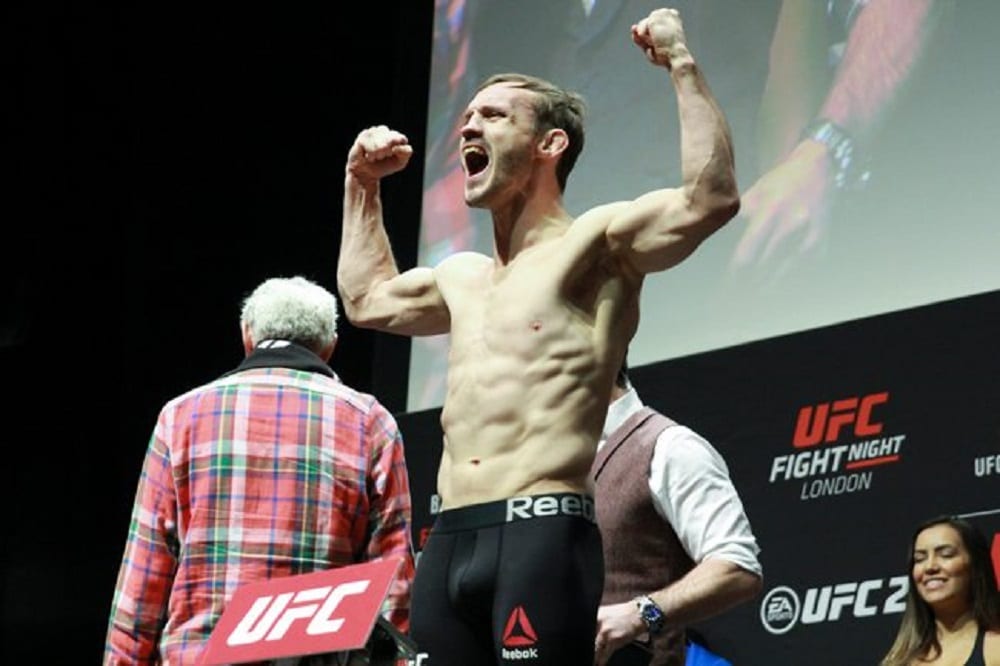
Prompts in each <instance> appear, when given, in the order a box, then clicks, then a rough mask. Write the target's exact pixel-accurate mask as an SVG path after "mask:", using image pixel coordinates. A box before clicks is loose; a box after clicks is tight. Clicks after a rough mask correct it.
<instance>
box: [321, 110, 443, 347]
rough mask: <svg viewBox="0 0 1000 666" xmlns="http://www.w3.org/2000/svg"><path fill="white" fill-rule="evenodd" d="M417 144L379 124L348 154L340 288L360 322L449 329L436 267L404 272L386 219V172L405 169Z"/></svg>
mask: <svg viewBox="0 0 1000 666" xmlns="http://www.w3.org/2000/svg"><path fill="white" fill-rule="evenodd" d="M412 155H413V148H412V147H411V146H410V144H409V141H408V140H407V138H406V137H405V136H404V135H403V134H400V133H399V132H396V131H394V130H391V129H389V128H388V127H385V126H384V125H379V126H376V127H369V128H368V129H365V130H363V131H362V132H361V133H360V134H358V137H357V139H355V141H354V145H353V146H351V149H350V151H349V152H348V155H347V167H346V173H345V177H344V217H343V222H342V229H341V241H340V258H339V260H338V263H337V288H338V290H339V292H340V298H341V300H342V301H343V304H344V313H345V314H346V315H347V318H348V319H349V320H350V321H351V323H353V324H354V325H356V326H360V327H363V328H374V329H378V330H381V331H386V332H389V333H398V334H402V335H434V334H438V333H447V332H448V328H449V324H450V317H449V314H448V308H447V306H446V304H445V302H444V299H443V298H442V296H441V293H440V291H439V290H438V287H437V283H436V282H435V278H434V272H433V271H432V270H431V269H430V268H413V269H410V270H409V271H406V272H404V273H400V272H399V269H398V268H397V266H396V260H395V258H394V257H393V254H392V247H391V245H390V243H389V236H388V235H387V234H386V231H385V225H384V224H383V221H382V198H381V195H380V181H381V179H382V178H384V177H386V176H388V175H391V174H393V173H396V172H397V171H400V170H402V169H403V168H405V167H406V165H407V164H408V163H409V161H410V157H411V156H412Z"/></svg>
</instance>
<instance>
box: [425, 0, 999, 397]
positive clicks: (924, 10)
mask: <svg viewBox="0 0 1000 666" xmlns="http://www.w3.org/2000/svg"><path fill="white" fill-rule="evenodd" d="M659 6H661V3H658V2H649V1H639V0H591V1H588V0H541V1H540V0H438V2H437V3H436V9H435V21H434V25H435V33H434V46H433V53H432V63H431V90H430V97H429V99H430V101H429V112H428V127H427V136H426V146H427V153H426V155H425V171H424V177H425V180H424V200H423V207H422V218H421V232H420V247H419V250H418V260H419V263H420V264H421V265H434V264H436V263H438V262H439V261H440V260H441V259H443V258H444V257H445V256H447V255H448V254H450V253H452V252H455V251H459V250H476V251H480V252H484V253H486V254H491V253H492V225H491V221H490V219H489V216H488V214H486V213H485V212H484V211H481V210H470V209H468V208H467V207H466V206H465V204H464V202H463V199H462V177H463V176H462V171H461V165H460V163H459V160H458V152H457V147H458V127H459V125H458V118H459V117H460V115H461V113H462V111H463V110H464V108H465V105H466V104H467V103H468V101H469V99H470V98H471V96H472V94H473V91H474V88H475V86H476V85H477V84H478V82H479V81H481V80H482V79H484V78H485V77H486V76H488V75H489V74H492V73H496V72H500V71H520V72H525V73H530V74H535V75H538V76H542V77H545V78H548V79H550V80H552V81H554V82H556V83H558V84H560V85H563V86H565V87H568V88H570V89H573V90H575V91H577V92H579V93H581V94H582V95H583V96H584V97H585V99H586V100H587V104H588V113H587V139H586V145H585V148H584V151H583V154H582V156H581V158H580V161H579V162H578V164H577V166H576V168H575V170H574V172H573V173H572V174H571V175H570V178H569V182H568V185H567V190H566V193H565V201H566V206H567V208H568V210H569V211H570V212H571V213H572V214H576V215H578V214H580V213H582V212H583V211H585V210H586V209H588V208H589V207H591V206H593V205H595V204H599V203H605V202H609V201H615V200H622V199H630V198H634V197H636V196H638V195H640V194H642V193H643V192H646V191H649V190H651V189H655V188H660V187H667V186H675V185H677V184H679V183H680V175H679V173H680V153H679V144H678V135H679V127H678V120H677V108H676V101H675V96H674V94H673V91H672V88H671V84H670V81H669V78H668V73H667V72H666V70H664V69H662V68H659V67H654V66H652V65H651V64H649V63H648V62H647V61H646V60H645V58H644V57H643V55H642V53H641V52H640V51H639V50H638V49H637V48H636V47H635V46H634V45H633V44H632V42H631V39H630V36H629V28H630V26H631V25H632V24H633V23H635V22H636V21H638V20H639V19H641V18H643V17H645V16H646V15H647V14H648V13H649V12H650V11H651V10H652V9H654V8H656V7H659ZM670 6H672V7H675V8H676V9H678V10H679V11H680V13H681V17H682V20H683V21H684V27H685V32H686V35H687V39H688V43H689V45H690V47H691V50H692V52H693V53H694V55H695V57H696V59H697V60H698V62H699V64H700V66H701V68H702V70H703V71H704V72H705V75H706V77H707V79H708V82H709V85H710V87H711V89H712V91H713V93H714V95H715V96H716V98H717V100H718V102H719V104H720V106H721V107H722V109H723V111H724V112H725V114H726V115H727V117H728V119H729V123H730V126H731V129H732V133H733V138H734V145H735V150H736V158H737V176H738V179H739V184H740V190H741V193H742V209H741V213H740V215H739V216H738V217H737V218H736V219H734V220H733V221H732V222H730V223H729V224H728V225H727V226H726V227H725V228H724V229H722V230H721V231H720V232H718V233H717V234H715V235H714V236H712V237H711V238H710V239H709V240H708V241H706V242H705V243H704V244H703V245H702V246H701V247H700V248H699V249H698V250H697V251H696V253H695V254H694V255H692V256H691V257H690V258H688V259H687V260H686V261H685V262H683V263H682V264H681V265H679V266H677V267H675V268H673V269H671V270H669V271H667V272H665V273H661V274H656V275H652V276H650V277H648V278H647V280H646V284H645V286H644V289H643V298H642V302H641V307H642V315H641V316H642V318H641V323H640V327H639V331H638V333H637V335H636V337H635V339H634V340H633V341H632V344H631V347H630V351H629V362H630V364H632V365H643V364H647V363H651V362H655V361H660V360H666V359H670V358H676V357H680V356H686V355H690V354H694V353H700V352H704V351H710V350H713V349H719V348H723V347H729V346H733V345H738V344H742V343H746V342H750V341H754V340H760V339H764V338H769V337H773V336H777V335H781V334H784V333H790V332H796V331H801V330H806V329H811V328H816V327H821V326H826V325H830V324H834V323H839V322H842V321H846V320H851V319H857V318H862V317H868V316H873V315H877V314H880V313H886V312H890V311H894V310H899V309H905V308H909V307H914V306H919V305H924V304H928V303H933V302H938V301H942V300H948V299H952V298H956V297H960V296H964V295H970V294H974V293H980V292H985V291H991V290H994V289H997V288H1000V260H998V256H1000V231H998V225H997V211H998V210H1000V185H998V184H997V183H996V182H995V181H996V180H997V178H996V177H997V175H998V173H1000V169H998V168H997V166H996V160H997V158H998V156H1000V150H998V149H1000V73H998V72H1000V42H998V41H997V40H996V39H994V34H995V31H996V26H997V25H1000V3H996V2H988V1H986V0H965V1H963V2H951V1H948V0H868V1H867V2H865V1H863V0H862V1H845V2H840V1H837V0H833V1H830V2H828V1H827V0H822V1H821V0H754V1H753V2H732V0H697V1H696V0H690V1H687V2H674V3H672V4H670ZM817 120H832V121H835V122H836V124H837V125H838V126H839V127H840V128H841V129H842V130H843V131H844V132H845V133H846V134H847V135H849V136H850V137H851V148H852V152H851V154H850V156H849V157H850V160H849V164H847V165H846V168H845V169H840V168H838V167H839V163H835V162H834V160H832V159H830V157H829V156H828V155H827V154H826V153H825V152H823V150H819V148H821V146H820V145H819V144H817V143H816V141H815V140H813V139H810V138H808V137H809V135H810V133H812V132H814V131H819V132H820V133H821V134H822V133H823V132H826V134H827V135H829V132H828V131H825V130H823V129H821V128H820V126H819V125H818V124H817ZM841 156H842V157H843V154H841ZM447 347H448V338H447V336H436V337H428V338H416V339H414V341H413V347H412V353H411V367H410V374H409V385H408V398H407V408H408V410H410V411H414V410H421V409H426V408H432V407H437V406H440V405H441V402H442V399H443V396H444V372H445V368H446V364H447Z"/></svg>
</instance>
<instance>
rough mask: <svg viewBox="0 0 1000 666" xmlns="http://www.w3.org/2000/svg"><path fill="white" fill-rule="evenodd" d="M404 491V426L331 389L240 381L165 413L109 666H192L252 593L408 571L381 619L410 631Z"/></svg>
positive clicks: (143, 493)
mask: <svg viewBox="0 0 1000 666" xmlns="http://www.w3.org/2000/svg"><path fill="white" fill-rule="evenodd" d="M410 529H411V525H410V488H409V479H408V475H407V471H406V464H405V460H404V456H403V442H402V437H401V435H400V432H399V430H398V428H397V425H396V421H395V419H394V418H393V417H392V415H391V414H390V413H389V412H388V411H386V409H385V408H384V407H382V406H381V405H380V404H379V403H378V402H377V401H376V400H375V399H374V398H373V397H372V396H370V395H366V394H363V393H359V392H357V391H354V390H353V389H351V388H349V387H347V386H345V385H344V384H342V383H341V382H340V381H339V380H338V379H336V378H335V377H328V376H325V375H322V374H318V373H313V372H304V371H301V370H294V369H289V368H257V369H249V370H241V371H238V372H236V373H235V374H230V375H228V376H226V377H223V378H221V379H218V380H216V381H214V382H212V383H210V384H207V385H205V386H203V387H200V388H197V389H194V390H192V391H189V392H188V393H186V394H184V395H181V396H179V397H177V398H175V399H173V400H171V401H170V402H168V403H167V404H166V405H165V406H164V407H163V409H162V410H161V412H160V414H159V418H158V419H157V423H156V428H155V430H154V432H153V435H152V438H151V440H150V443H149V449H148V451H147V453H146V458H145V462H144V464H143V469H142V475H141V477H140V479H139V485H138V490H137V493H136V497H135V505H134V508H133V511H132V518H131V522H130V525H129V532H128V541H127V543H126V546H125V554H124V557H123V559H122V564H121V569H120V572H119V575H118V583H117V586H116V589H115V595H114V601H113V604H112V609H111V618H110V621H109V625H108V634H107V641H106V645H105V653H104V663H105V664H156V663H163V664H174V665H177V664H193V663H195V660H196V659H197V657H198V654H199V653H200V651H201V649H202V647H203V645H204V644H205V642H206V641H207V639H208V636H209V634H210V633H211V631H212V629H213V627H214V626H215V624H216V622H217V621H218V619H219V616H220V615H221V614H222V611H223V609H224V607H225V604H226V601H227V600H228V599H230V598H231V597H232V595H233V592H234V591H235V590H236V589H237V588H238V587H240V586H241V585H243V584H245V583H250V582H256V581H261V580H266V579H270V578H274V577H278V576H289V575H294V574H301V573H308V572H312V571H317V570H323V569H330V568H332V567H337V566H342V565H349V564H353V563H357V562H361V561H366V560H372V559H379V558H382V557H401V558H403V560H404V564H403V567H402V568H401V569H400V573H399V576H398V577H397V578H396V580H395V581H394V582H393V583H392V585H391V587H390V590H389V595H388V597H387V598H386V603H385V606H384V607H383V612H384V613H385V614H386V617H387V618H388V619H389V620H390V621H392V622H393V623H394V624H395V625H396V626H397V627H398V628H399V629H400V630H402V631H406V630H408V627H409V597H410V584H411V582H412V579H413V573H414V560H413V543H412V540H411V534H410Z"/></svg>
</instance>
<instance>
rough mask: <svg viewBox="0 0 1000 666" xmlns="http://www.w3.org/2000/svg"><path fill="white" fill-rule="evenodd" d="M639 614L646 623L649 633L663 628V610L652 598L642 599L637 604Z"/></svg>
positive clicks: (657, 631)
mask: <svg viewBox="0 0 1000 666" xmlns="http://www.w3.org/2000/svg"><path fill="white" fill-rule="evenodd" d="M639 615H640V616H641V617H642V621H643V622H645V623H646V627H647V628H648V629H649V633H650V634H657V633H659V632H660V631H661V630H662V629H663V611H662V610H660V607H659V606H657V605H656V603H654V602H653V600H652V599H648V598H647V599H643V600H642V601H641V602H640V604H639Z"/></svg>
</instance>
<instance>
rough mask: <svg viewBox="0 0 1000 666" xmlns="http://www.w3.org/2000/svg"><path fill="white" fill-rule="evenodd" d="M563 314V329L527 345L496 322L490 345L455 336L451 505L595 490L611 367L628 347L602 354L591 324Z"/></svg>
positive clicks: (447, 466) (445, 425) (444, 478)
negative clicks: (466, 344)
mask: <svg viewBox="0 0 1000 666" xmlns="http://www.w3.org/2000/svg"><path fill="white" fill-rule="evenodd" d="M551 323H552V322H551V320H550V321H548V322H547V324H551ZM562 323H563V326H560V328H561V329H562V330H560V331H551V333H552V335H545V334H544V333H542V334H541V335H538V336H536V337H535V339H534V340H533V341H532V343H531V344H525V345H520V344H518V343H516V342H513V343H512V342H511V340H512V339H513V336H511V335H510V334H509V333H510V331H507V332H506V333H504V332H503V331H502V330H501V329H490V330H493V331H494V332H495V336H493V335H487V336H482V337H483V338H485V339H484V340H483V341H482V342H483V344H473V345H470V346H469V347H463V346H462V343H463V339H462V338H461V337H460V336H459V337H458V339H457V340H453V343H452V345H453V346H452V354H451V359H450V365H449V380H448V394H447V398H446V400H445V405H444V408H443V409H442V412H441V425H442V429H443V431H444V451H443V455H442V458H441V466H440V468H439V471H438V492H439V494H440V495H441V499H442V506H443V508H446V509H447V508H455V507H458V506H465V505H468V504H475V503H480V502H489V501H494V500H497V499H504V498H507V497H516V496H519V495H530V494H539V493H550V492H580V493H589V491H590V481H589V474H590V466H591V463H592V461H593V457H594V455H595V453H596V450H597V441H598V438H599V437H600V434H601V428H602V426H603V423H604V415H605V412H606V410H607V404H608V396H609V395H610V390H611V380H612V378H613V376H614V372H613V371H612V370H611V369H610V368H611V367H612V366H613V367H614V369H615V370H617V365H614V364H615V363H617V359H618V358H620V356H618V355H616V354H613V353H612V354H611V355H610V356H609V355H608V354H605V355H604V358H601V357H599V355H598V354H596V353H595V350H594V340H593V330H592V329H588V328H586V327H579V326H574V325H568V326H567V325H565V324H566V323H565V322H562ZM528 325H529V326H530V323H529V324H528ZM493 337H496V338H497V339H492V340H491V339H489V338H493ZM456 344H458V345H459V347H457V348H456V346H455V345H456ZM464 350H467V351H464Z"/></svg>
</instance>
